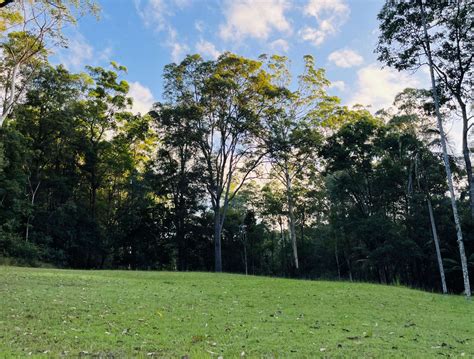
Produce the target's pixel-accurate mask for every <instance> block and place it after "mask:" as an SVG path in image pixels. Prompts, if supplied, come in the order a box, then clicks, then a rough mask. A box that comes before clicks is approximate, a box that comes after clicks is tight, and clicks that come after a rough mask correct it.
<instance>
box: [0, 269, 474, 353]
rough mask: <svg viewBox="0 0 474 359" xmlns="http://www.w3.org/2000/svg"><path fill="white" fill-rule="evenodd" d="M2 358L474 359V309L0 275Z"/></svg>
mask: <svg viewBox="0 0 474 359" xmlns="http://www.w3.org/2000/svg"><path fill="white" fill-rule="evenodd" d="M0 293H1V295H0V353H3V355H5V356H9V355H10V356H26V355H28V354H30V355H32V356H44V357H49V356H53V357H57V356H60V355H63V356H72V357H77V356H78V355H83V356H94V357H129V356H139V357H183V356H185V355H188V356H189V357H190V358H196V357H199V358H200V357H211V356H215V357H217V356H220V355H222V356H223V357H224V358H227V357H239V356H246V357H261V356H265V357H298V358H301V357H314V356H322V357H344V356H360V355H364V356H365V357H380V356H381V355H383V356H384V357H400V356H402V357H403V356H409V357H415V356H416V357H431V356H437V355H439V354H442V355H450V356H465V357H472V356H474V321H473V319H474V303H472V302H467V301H466V300H465V299H464V298H462V297H458V296H442V295H438V294H431V293H426V292H421V291H416V290H411V289H407V288H403V287H393V286H381V285H371V284H353V283H346V282H323V281H296V280H285V279H273V278H262V277H252V276H249V277H245V276H240V275H228V274H219V275H217V274H208V273H170V272H131V271H73V270H53V269H26V268H15V267H0Z"/></svg>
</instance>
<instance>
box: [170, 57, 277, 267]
mask: <svg viewBox="0 0 474 359" xmlns="http://www.w3.org/2000/svg"><path fill="white" fill-rule="evenodd" d="M166 72H167V73H166V75H165V78H166V79H167V85H166V90H167V93H169V94H170V95H171V94H172V95H173V96H175V98H176V100H177V101H179V102H180V103H187V104H188V106H189V104H193V105H194V106H195V109H194V110H195V111H196V113H197V115H196V116H194V120H193V121H192V132H193V133H194V135H193V136H195V143H196V145H197V146H198V148H199V151H200V160H202V161H203V163H204V173H205V176H204V184H205V187H206V190H207V192H208V194H209V196H210V203H211V208H212V211H213V214H214V236H213V237H214V245H215V270H216V271H217V272H221V271H222V245H221V236H222V229H223V226H224V222H225V218H226V214H227V209H228V206H229V203H230V202H231V201H232V199H233V198H234V197H235V195H236V194H237V193H238V191H239V190H240V189H241V188H242V186H243V184H244V183H245V182H246V181H247V180H248V178H249V175H250V174H251V172H252V171H253V170H254V169H255V168H256V167H257V166H258V165H259V164H260V162H261V160H262V158H263V156H264V154H265V153H264V148H263V147H262V146H261V145H260V144H259V143H258V142H257V140H258V136H256V134H257V133H258V131H259V129H260V127H261V124H260V120H261V118H260V114H261V112H262V111H263V110H264V109H265V108H266V107H268V106H269V103H270V102H271V101H270V100H269V99H271V98H272V97H273V96H274V93H275V91H276V90H277V89H275V88H274V86H273V85H272V84H271V82H270V80H271V78H270V76H269V75H268V74H267V73H266V72H265V71H264V70H263V69H262V62H259V61H254V60H249V59H245V58H243V57H239V56H236V55H233V54H230V53H226V54H223V55H221V56H220V57H219V59H218V60H216V61H214V62H204V61H203V60H202V59H201V58H200V57H199V56H198V55H195V56H188V57H187V58H186V59H185V60H183V62H181V64H179V65H176V64H173V65H170V66H169V67H167V69H166Z"/></svg>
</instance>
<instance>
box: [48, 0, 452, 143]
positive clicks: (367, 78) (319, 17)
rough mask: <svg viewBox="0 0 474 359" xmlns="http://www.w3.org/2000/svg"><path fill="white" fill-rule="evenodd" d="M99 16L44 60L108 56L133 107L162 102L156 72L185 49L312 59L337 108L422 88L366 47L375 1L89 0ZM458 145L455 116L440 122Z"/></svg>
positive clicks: (372, 38) (72, 61)
mask: <svg viewBox="0 0 474 359" xmlns="http://www.w3.org/2000/svg"><path fill="white" fill-rule="evenodd" d="M98 2H99V4H100V6H101V8H102V12H101V15H100V19H99V20H96V19H95V18H94V17H92V16H89V17H84V18H82V19H80V21H79V23H78V26H77V27H75V28H74V29H68V30H67V35H68V37H69V39H70V42H69V46H68V48H67V49H62V50H59V51H58V52H57V53H56V54H55V55H54V56H53V62H56V63H59V62H61V63H63V64H65V65H66V66H67V67H68V68H69V69H70V70H71V71H82V70H83V69H84V66H85V65H101V66H106V65H107V64H108V63H109V62H110V61H111V60H114V61H116V62H118V63H119V64H121V65H124V66H126V67H127V68H128V73H127V74H126V75H125V78H126V79H127V80H128V81H129V83H130V85H131V88H130V95H131V96H132V97H133V98H134V111H136V112H142V113H144V112H146V111H147V110H148V109H149V108H150V107H151V105H152V104H153V103H154V102H155V101H159V100H160V99H161V94H162V86H163V81H162V70H163V67H164V66H165V65H166V64H169V63H171V62H177V61H180V60H182V59H183V58H184V56H185V55H186V54H192V53H200V54H201V55H202V56H203V57H205V58H215V57H217V56H218V55H219V54H220V53H221V52H223V51H231V52H234V53H237V54H239V55H242V56H246V57H250V58H256V57H257V56H259V55H260V54H263V53H266V54H275V53H276V54H280V55H286V56H287V57H288V58H289V59H290V60H291V64H292V65H291V66H292V68H291V70H292V72H293V73H294V74H298V73H299V72H300V71H301V69H302V64H303V60H302V59H303V56H304V55H306V54H310V55H313V56H314V57H315V58H316V62H317V65H318V66H320V67H323V68H325V69H326V71H327V72H326V74H327V77H328V79H329V80H330V81H331V82H332V87H331V88H330V89H329V91H330V92H331V93H332V94H334V95H337V96H339V97H340V98H341V99H342V103H343V104H345V105H353V104H356V103H359V104H363V105H367V106H371V107H370V108H371V109H372V110H373V111H375V110H378V109H380V108H387V107H388V106H390V105H391V103H392V101H393V98H394V96H395V95H396V94H397V93H398V92H400V91H401V90H403V89H404V88H406V87H425V88H426V87H428V85H429V78H428V73H427V71H426V70H425V69H422V70H420V71H418V72H417V73H415V74H412V73H406V72H405V73H398V72H396V71H395V70H392V69H389V68H383V67H382V64H380V63H378V62H377V60H376V55H375V54H374V53H373V50H374V48H375V45H376V42H377V33H378V30H377V28H378V23H377V13H378V12H379V10H380V9H381V7H382V5H383V3H384V1H383V0H293V1H292V0H98ZM446 130H447V133H448V134H449V135H450V137H451V144H452V146H453V147H459V146H458V144H459V143H460V141H459V138H460V137H459V136H460V123H459V121H457V122H454V123H449V124H447V125H446Z"/></svg>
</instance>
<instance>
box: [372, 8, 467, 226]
mask: <svg viewBox="0 0 474 359" xmlns="http://www.w3.org/2000/svg"><path fill="white" fill-rule="evenodd" d="M421 3H423V14H424V15H423V14H422V12H421V10H420V6H421V5H420V4H421ZM417 4H418V6H413V4H412V3H410V2H407V1H388V2H387V3H386V4H385V5H384V7H383V9H382V10H381V11H380V13H379V15H378V19H379V20H380V30H381V34H380V36H379V42H378V46H377V49H376V52H377V53H378V54H379V60H380V61H382V62H384V63H386V64H387V65H389V66H393V67H395V68H396V69H398V70H407V69H417V68H419V67H421V66H423V65H425V64H428V65H429V66H430V67H432V69H433V72H434V75H435V76H436V78H435V82H437V91H438V97H440V96H441V92H439V91H440V90H442V94H443V96H448V97H449V98H451V99H453V100H454V102H455V103H456V105H457V108H458V110H459V111H460V113H461V118H462V122H463V134H462V149H463V156H464V162H465V165H466V172H467V177H468V184H469V198H470V207H471V216H472V218H473V220H474V178H473V174H472V164H471V159H470V151H469V142H468V139H469V138H468V136H469V132H470V129H471V126H472V124H471V120H472V118H473V117H472V116H470V115H469V108H468V105H469V104H470V103H472V101H473V99H474V98H473V92H472V81H473V74H474V72H473V70H472V66H473V62H474V55H473V54H474V19H473V17H472V13H473V12H474V4H473V2H472V1H462V0H455V1H424V2H423V1H422V2H419V1H418V2H417ZM422 15H423V16H422ZM425 25H426V26H425ZM425 27H426V29H425ZM425 30H426V33H425ZM428 44H429V46H428ZM430 58H431V60H430ZM441 97H442V96H441ZM439 100H441V98H439Z"/></svg>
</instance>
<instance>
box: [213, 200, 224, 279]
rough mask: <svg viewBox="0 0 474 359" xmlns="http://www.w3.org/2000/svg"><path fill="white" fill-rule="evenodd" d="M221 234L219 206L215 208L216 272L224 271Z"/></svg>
mask: <svg viewBox="0 0 474 359" xmlns="http://www.w3.org/2000/svg"><path fill="white" fill-rule="evenodd" d="M221 234H222V227H221V211H220V208H219V207H218V206H217V207H216V208H214V269H215V271H216V272H222V248H221Z"/></svg>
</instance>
